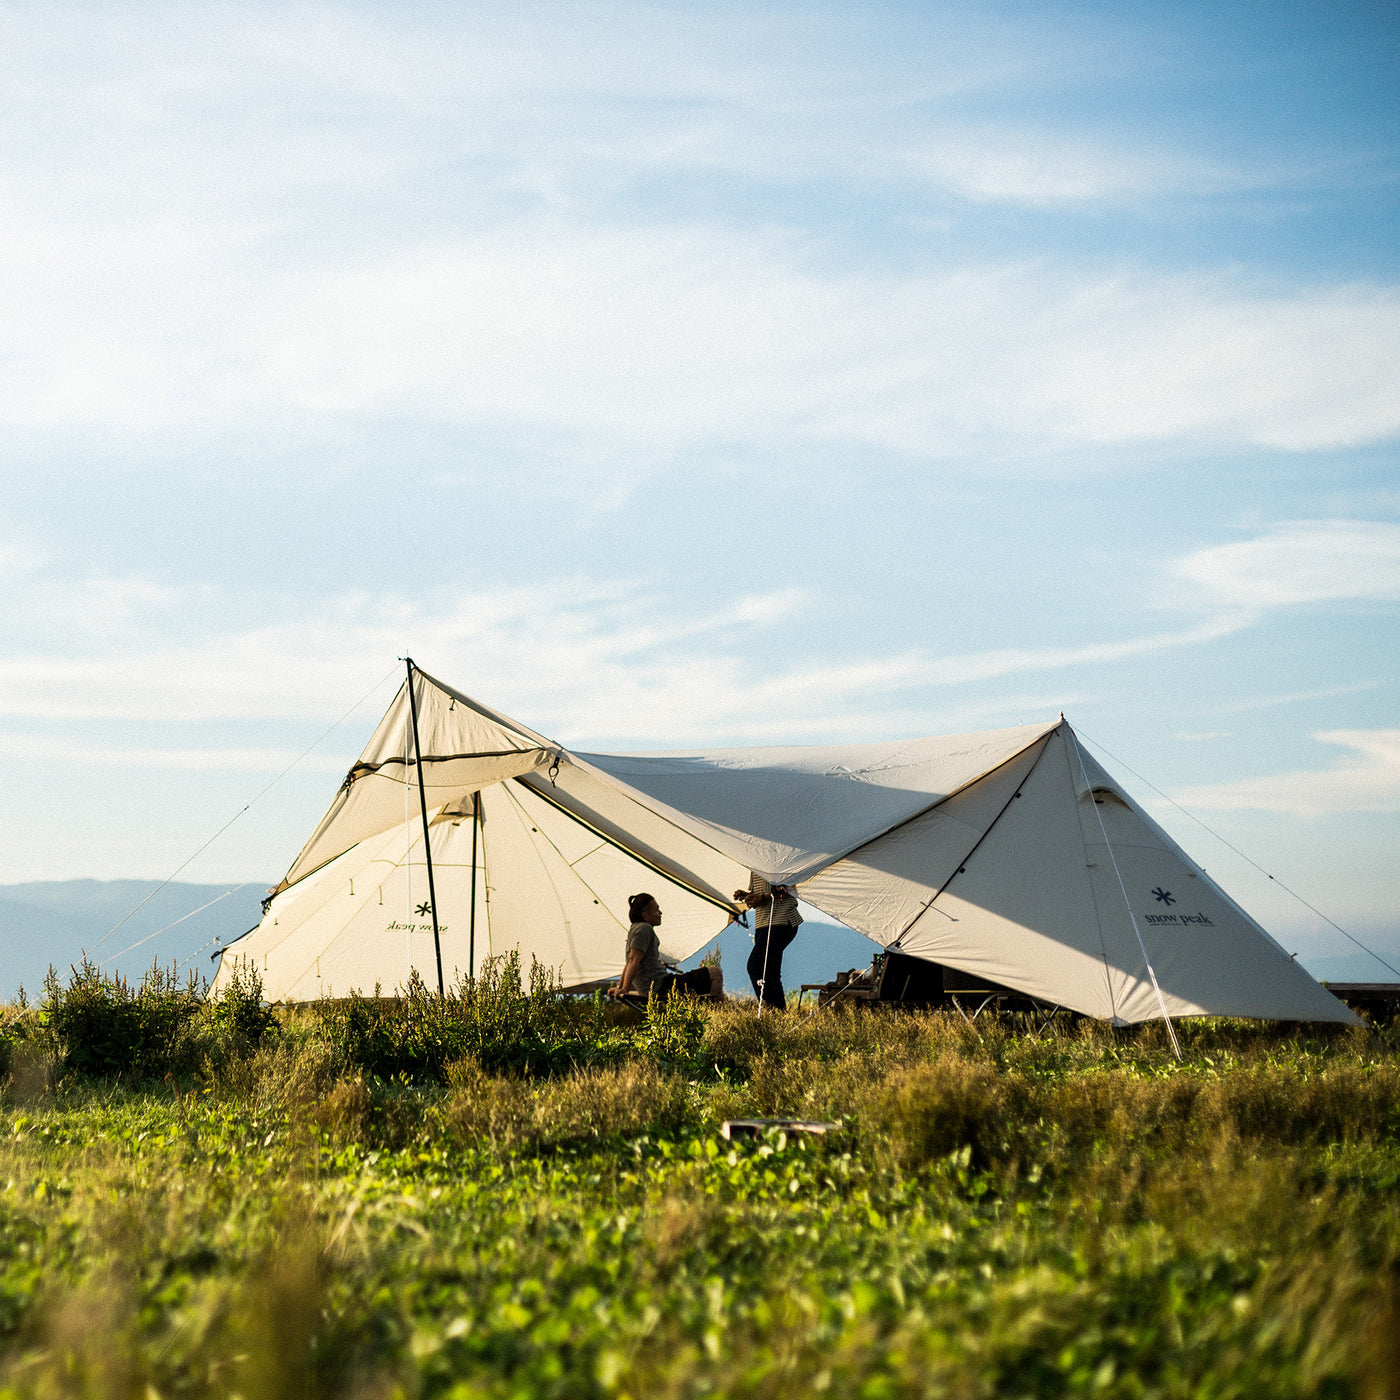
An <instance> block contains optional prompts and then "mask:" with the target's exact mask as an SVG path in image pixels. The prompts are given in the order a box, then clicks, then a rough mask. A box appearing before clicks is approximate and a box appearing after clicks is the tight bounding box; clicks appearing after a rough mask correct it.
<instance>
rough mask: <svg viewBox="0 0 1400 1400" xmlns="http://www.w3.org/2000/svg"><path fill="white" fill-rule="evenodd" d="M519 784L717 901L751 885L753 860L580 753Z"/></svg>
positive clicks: (722, 903)
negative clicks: (549, 773) (698, 831)
mask: <svg viewBox="0 0 1400 1400" xmlns="http://www.w3.org/2000/svg"><path fill="white" fill-rule="evenodd" d="M570 760H572V761H570ZM519 786H522V787H527V788H530V789H532V790H533V791H535V792H536V793H537V794H538V795H539V796H541V797H542V798H543V799H544V800H546V801H550V802H554V803H558V804H559V805H560V806H562V807H564V808H566V809H567V810H568V811H570V812H572V813H573V814H575V815H576V816H577V817H579V818H580V819H581V820H582V821H584V822H587V823H588V824H589V825H590V826H593V827H595V828H597V830H598V831H600V832H601V833H602V834H603V835H605V836H606V837H608V839H609V840H611V841H613V842H614V843H615V844H617V845H618V846H620V847H622V848H623V849H624V850H628V851H632V852H634V853H635V854H636V855H637V856H638V857H639V858H640V860H641V861H642V862H645V863H649V864H651V865H653V866H657V867H659V868H660V869H662V870H664V871H666V872H667V873H668V874H670V875H671V876H673V877H674V878H675V879H676V880H677V881H680V882H682V883H684V884H687V885H690V886H691V887H692V888H693V889H695V890H696V891H698V892H700V893H702V894H704V895H707V896H708V897H709V898H710V899H712V900H713V901H714V902H715V903H716V904H717V905H720V906H723V907H725V908H728V907H730V905H731V903H732V896H733V892H734V891H735V890H736V889H740V888H747V887H748V882H749V873H750V867H749V866H747V865H745V864H743V863H742V862H740V861H737V860H735V859H734V858H733V857H732V856H731V855H728V854H726V853H724V852H723V851H721V850H719V849H717V848H716V847H715V846H713V845H711V844H710V843H709V841H708V840H707V839H706V838H705V837H704V836H697V835H695V834H694V833H693V832H692V830H691V825H692V823H689V822H688V821H687V820H686V819H685V818H684V817H683V816H682V815H681V814H679V813H669V812H666V811H664V810H659V809H658V808H657V807H656V806H655V805H654V804H652V803H650V802H648V801H646V800H644V799H643V798H642V796H641V795H640V794H633V793H631V792H629V791H628V790H627V789H626V788H625V787H623V786H622V785H620V784H619V783H617V782H616V781H614V780H613V779H612V778H610V777H609V776H608V775H607V774H606V773H600V772H596V771H595V770H594V769H593V768H592V767H591V766H590V765H589V764H588V763H586V762H583V761H580V760H579V757H578V755H576V754H575V755H570V756H568V758H566V761H565V762H564V763H563V765H562V766H561V767H560V769H559V772H558V774H557V775H556V777H555V778H554V780H553V781H551V780H550V779H549V778H548V777H546V776H545V775H543V774H541V773H538V772H536V773H528V774H525V775H523V777H522V778H521V781H520V784H519Z"/></svg>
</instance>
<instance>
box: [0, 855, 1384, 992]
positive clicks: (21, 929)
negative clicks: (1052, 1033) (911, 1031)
mask: <svg viewBox="0 0 1400 1400" xmlns="http://www.w3.org/2000/svg"><path fill="white" fill-rule="evenodd" d="M270 883H271V882H269V881H261V880H253V881H250V882H248V883H247V884H244V885H241V886H234V887H230V886H228V885H196V884H182V883H179V882H175V881H172V882H171V883H170V884H168V885H166V886H165V887H164V888H163V889H161V890H160V891H159V893H157V894H155V895H153V896H152V897H151V898H150V900H149V901H148V902H147V903H146V904H144V905H142V906H141V907H140V908H139V909H137V906H138V905H140V904H141V901H142V900H143V899H146V896H147V895H150V894H151V891H152V890H154V889H155V888H156V886H157V884H158V881H155V880H44V881H34V882H32V883H29V884H22V885H0V1000H3V1001H13V1000H14V998H15V996H16V995H17V994H18V992H19V989H20V987H21V986H23V988H24V989H25V992H26V994H27V995H28V996H29V998H30V1000H31V1001H32V1000H34V999H35V998H37V996H38V994H39V992H40V990H41V988H42V987H43V985H44V978H45V976H46V974H47V973H48V970H49V966H50V964H52V965H53V966H54V968H56V969H57V971H58V972H59V974H60V976H62V977H65V978H66V977H67V975H68V970H69V968H70V967H72V966H73V965H74V964H76V963H78V962H79V961H80V960H81V958H82V956H83V951H84V949H86V950H87V953H88V955H89V956H90V957H91V958H92V959H93V961H94V962H97V963H98V964H100V965H102V966H103V970H104V971H107V972H116V973H120V974H121V975H122V976H124V977H126V978H128V979H133V980H139V979H140V977H141V975H142V974H143V973H144V972H146V970H147V969H148V968H149V967H150V966H151V964H152V962H159V963H160V965H161V966H162V967H169V966H171V964H172V963H174V964H175V965H177V966H179V967H180V969H181V975H185V974H188V973H190V972H193V973H195V974H196V975H197V976H201V977H209V976H212V974H213V972H214V970H215V966H216V964H215V963H214V962H213V961H212V960H211V956H210V955H211V954H213V953H214V952H215V950H216V948H217V947H218V946H220V945H227V944H228V943H231V942H232V941H233V940H234V939H235V938H237V937H239V936H240V935H241V934H243V933H246V932H247V931H248V930H249V929H250V928H253V927H255V926H256V924H257V923H258V921H259V920H260V919H261V918H262V900H263V897H264V896H265V895H266V894H267V892H268V889H269V887H270ZM133 910H135V911H136V912H134V913H133V912H132V911H133ZM128 916H130V917H128ZM123 919H125V920H126V922H125V923H122V922H121V921H122V920H123ZM118 924H120V925H121V926H120V927H119V928H118V927H116V926H117V925H118ZM114 929H115V932H113V930H114ZM108 935H110V936H108ZM717 937H718V940H719V946H720V952H721V955H722V957H723V963H724V978H725V985H726V986H727V987H728V989H729V991H730V992H732V993H737V994H740V995H745V996H747V995H749V980H748V975H747V973H746V972H745V971H744V962H745V959H746V958H747V957H748V954H749V950H750V949H751V948H752V946H753V945H752V943H751V942H750V939H749V935H748V934H747V933H746V932H745V930H743V929H741V928H738V927H735V926H731V927H729V928H728V929H726V930H724V931H723V932H722V933H718V932H717ZM104 940H105V941H104ZM707 946H710V947H712V946H713V943H711V944H709V945H707ZM877 952H879V945H878V944H876V943H874V942H872V941H871V940H870V939H868V938H865V937H863V936H862V935H861V934H858V933H856V932H854V931H853V930H851V929H848V928H845V927H843V926H842V925H840V924H832V923H827V922H825V921H823V920H820V919H811V920H809V922H807V923H805V924H803V926H802V930H801V932H800V933H799V934H798V937H797V939H796V940H795V941H794V942H793V944H792V946H791V947H789V948H788V950H787V952H786V954H785V955H784V957H783V981H784V983H785V984H786V986H787V988H788V990H789V991H793V990H796V989H797V988H798V987H800V986H801V985H802V983H804V982H825V981H828V980H830V979H831V978H833V977H834V976H835V975H836V973H837V972H838V971H842V970H844V969H846V968H849V967H868V966H869V964H870V959H871V958H872V957H873V956H874V954H875V953H877ZM1381 952H1382V955H1383V956H1384V957H1385V958H1386V960H1387V961H1389V962H1392V963H1394V964H1395V965H1396V966H1397V967H1400V955H1393V954H1392V952H1391V951H1389V950H1388V947H1385V946H1383V947H1382V948H1381ZM703 955H704V949H702V950H701V952H700V953H697V954H696V955H695V957H694V958H692V959H691V960H690V962H691V964H694V963H697V962H698V961H699V959H700V958H701V957H702V956H703ZM1303 962H1304V965H1305V966H1306V967H1307V969H1308V971H1309V972H1310V973H1312V975H1313V976H1314V977H1318V978H1323V979H1326V980H1330V981H1334V982H1388V981H1393V980H1396V979H1395V977H1394V976H1393V974H1391V973H1389V972H1388V971H1386V969H1385V968H1384V967H1383V966H1381V964H1380V963H1378V962H1377V961H1376V960H1375V959H1374V958H1371V957H1369V956H1368V955H1367V954H1365V953H1360V952H1357V953H1352V954H1347V955H1343V956H1339V957H1322V958H1313V959H1304V960H1303Z"/></svg>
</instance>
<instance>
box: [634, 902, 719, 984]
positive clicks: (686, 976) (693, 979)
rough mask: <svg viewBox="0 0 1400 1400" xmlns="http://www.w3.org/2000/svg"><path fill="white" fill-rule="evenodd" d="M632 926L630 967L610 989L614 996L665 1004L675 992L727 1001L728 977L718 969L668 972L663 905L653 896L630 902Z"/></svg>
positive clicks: (705, 968)
mask: <svg viewBox="0 0 1400 1400" xmlns="http://www.w3.org/2000/svg"><path fill="white" fill-rule="evenodd" d="M627 913H628V917H629V918H631V920H632V927H631V928H630V929H628V930H627V965H626V966H625V967H624V968H623V969H622V980H621V981H620V982H619V983H618V984H617V986H615V987H609V988H608V995H609V996H610V997H625V996H628V995H634V996H639V997H650V996H651V995H652V994H653V993H654V994H655V996H656V999H657V1001H665V999H666V998H667V997H668V996H670V995H671V993H672V992H673V991H675V990H676V989H677V988H679V989H680V990H682V991H686V992H693V993H694V994H695V995H696V996H702V997H711V998H712V999H713V1000H715V1001H723V1000H724V974H723V973H722V972H721V971H720V970H719V968H717V967H697V968H696V969H695V970H694V971H693V972H668V971H667V970H666V964H665V963H664V962H663V961H662V959H661V939H660V938H659V937H657V933H656V930H657V928H658V927H659V926H660V924H661V906H660V905H659V904H658V903H657V902H656V900H655V898H654V897H653V896H652V895H649V894H634V895H633V896H632V897H631V898H630V899H629V900H628V901H627Z"/></svg>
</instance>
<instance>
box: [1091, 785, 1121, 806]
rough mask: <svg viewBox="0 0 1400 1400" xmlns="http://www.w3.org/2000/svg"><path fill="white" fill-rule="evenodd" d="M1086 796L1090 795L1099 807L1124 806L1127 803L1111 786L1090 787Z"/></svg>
mask: <svg viewBox="0 0 1400 1400" xmlns="http://www.w3.org/2000/svg"><path fill="white" fill-rule="evenodd" d="M1087 796H1089V797H1092V798H1093V799H1094V801H1095V802H1096V803H1097V804H1098V805H1099V806H1100V807H1104V806H1108V807H1126V806H1127V805H1128V804H1127V803H1126V802H1124V801H1123V799H1122V797H1121V796H1119V794H1118V793H1116V792H1114V790H1113V789H1112V788H1107V787H1096V788H1090V789H1089V792H1088V794H1087ZM1081 800H1082V799H1081Z"/></svg>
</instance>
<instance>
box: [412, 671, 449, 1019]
mask: <svg viewBox="0 0 1400 1400" xmlns="http://www.w3.org/2000/svg"><path fill="white" fill-rule="evenodd" d="M404 661H405V662H407V664H408V712H409V714H410V715H411V716H412V718H413V753H414V757H415V758H417V760H418V806H419V809H420V810H421V811H422V813H423V854H424V856H426V857H427V862H428V904H429V907H430V908H431V909H432V911H433V956H434V957H435V958H436V959H437V982H438V996H444V995H445V994H446V993H445V991H444V988H443V985H442V942H441V940H440V939H439V938H438V910H437V891H436V889H434V887H433V846H432V842H431V841H430V840H429V839H428V795H427V793H426V792H424V790H423V747H422V745H421V744H420V743H419V742H418V699H417V697H416V696H415V695H414V693H413V673H414V671H416V670H417V669H418V668H417V667H416V666H415V665H414V664H413V658H412V657H411V656H406V657H404Z"/></svg>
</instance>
